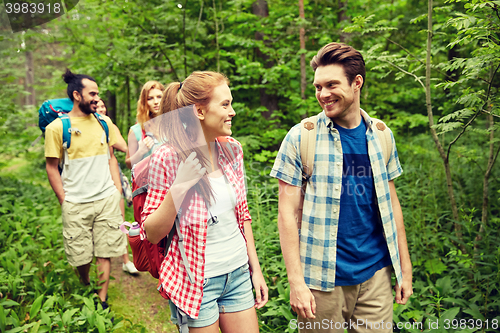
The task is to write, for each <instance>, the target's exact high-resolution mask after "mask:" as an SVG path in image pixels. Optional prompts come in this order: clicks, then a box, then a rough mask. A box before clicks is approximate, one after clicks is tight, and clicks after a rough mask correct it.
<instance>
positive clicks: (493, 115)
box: [482, 110, 500, 118]
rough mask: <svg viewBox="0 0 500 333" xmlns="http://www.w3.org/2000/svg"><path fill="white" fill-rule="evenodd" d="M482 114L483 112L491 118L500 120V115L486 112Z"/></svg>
mask: <svg viewBox="0 0 500 333" xmlns="http://www.w3.org/2000/svg"><path fill="white" fill-rule="evenodd" d="M482 112H483V113H484V114H487V115H489V116H492V117H497V118H500V116H499V115H497V114H494V113H492V112H491V111H484V110H482Z"/></svg>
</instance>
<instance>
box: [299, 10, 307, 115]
mask: <svg viewBox="0 0 500 333" xmlns="http://www.w3.org/2000/svg"><path fill="white" fill-rule="evenodd" d="M299 17H300V18H301V19H305V13H304V0H299ZM300 50H301V51H304V52H305V50H306V30H305V28H304V26H303V25H302V26H301V27H300ZM304 52H303V53H301V54H300V97H301V98H302V99H306V87H307V82H306V54H305V53H304ZM306 116H307V115H306Z"/></svg>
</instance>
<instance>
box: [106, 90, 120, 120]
mask: <svg viewBox="0 0 500 333" xmlns="http://www.w3.org/2000/svg"><path fill="white" fill-rule="evenodd" d="M106 114H107V116H108V117H109V118H111V120H112V121H113V123H115V124H116V125H117V126H118V127H119V126H120V125H118V124H117V116H116V95H115V94H114V93H112V92H111V91H109V90H108V92H107V93H106Z"/></svg>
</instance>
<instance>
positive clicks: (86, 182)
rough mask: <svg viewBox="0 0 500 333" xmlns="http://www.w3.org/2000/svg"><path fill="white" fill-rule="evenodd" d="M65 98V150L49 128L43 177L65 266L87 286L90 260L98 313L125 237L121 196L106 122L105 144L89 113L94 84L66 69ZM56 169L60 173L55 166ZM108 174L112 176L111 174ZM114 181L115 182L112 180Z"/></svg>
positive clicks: (56, 130)
mask: <svg viewBox="0 0 500 333" xmlns="http://www.w3.org/2000/svg"><path fill="white" fill-rule="evenodd" d="M63 79H64V81H65V82H66V83H67V84H68V88H67V94H68V97H69V98H70V99H71V100H72V101H73V109H72V110H71V111H70V112H69V113H68V116H69V118H70V121H71V131H70V132H71V145H70V147H69V148H68V149H67V150H66V149H63V142H62V141H63V140H62V132H63V124H62V121H61V120H60V119H56V120H54V121H53V122H52V123H50V124H49V125H48V126H47V128H46V132H45V158H46V169H47V176H48V178H49V182H50V185H51V186H52V189H53V190H54V192H55V194H56V196H57V198H58V200H59V203H60V204H61V211H62V221H63V237H64V250H65V252H66V257H67V259H68V262H69V264H70V265H72V266H75V267H77V270H78V273H79V275H80V279H81V281H82V282H83V283H84V284H85V285H88V284H90V277H89V270H90V264H91V262H92V260H93V257H94V256H95V257H96V258H97V259H96V264H97V269H98V272H99V282H100V286H101V289H100V290H98V291H97V293H98V295H99V298H100V300H101V302H102V305H103V308H107V307H108V304H107V302H106V298H107V291H108V284H109V274H110V270H111V261H110V258H111V257H118V256H121V255H123V254H124V251H126V238H125V234H123V233H122V232H121V231H120V229H119V226H120V224H121V223H122V222H123V220H122V215H121V213H120V207H119V202H120V198H121V193H119V192H118V190H117V188H116V186H115V185H114V182H113V178H112V175H113V177H118V162H117V160H116V157H115V156H114V154H113V148H112V146H113V145H114V144H115V143H116V141H117V139H116V133H115V131H114V130H113V126H112V122H111V120H110V119H109V118H108V117H103V118H104V119H105V121H106V123H107V125H108V128H109V129H111V130H110V131H109V142H107V137H106V133H105V131H104V129H103V126H102V125H101V123H100V122H99V120H98V119H97V118H96V117H95V115H94V113H95V112H96V109H97V102H98V101H99V88H98V86H97V83H96V82H95V80H94V79H93V78H92V77H90V76H88V75H82V74H73V73H72V72H71V71H70V70H69V69H68V70H66V73H64V74H63ZM61 165H62V173H59V167H60V166H61ZM110 170H113V171H114V172H111V171H110ZM118 181H119V180H118Z"/></svg>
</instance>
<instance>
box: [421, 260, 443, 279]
mask: <svg viewBox="0 0 500 333" xmlns="http://www.w3.org/2000/svg"><path fill="white" fill-rule="evenodd" d="M424 267H425V269H426V270H427V272H428V273H429V274H438V275H439V274H441V273H443V272H444V271H445V270H446V269H447V267H446V265H445V264H443V263H442V262H441V260H440V259H438V258H434V259H431V260H427V261H426V262H425V264H424Z"/></svg>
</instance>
